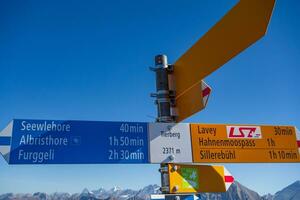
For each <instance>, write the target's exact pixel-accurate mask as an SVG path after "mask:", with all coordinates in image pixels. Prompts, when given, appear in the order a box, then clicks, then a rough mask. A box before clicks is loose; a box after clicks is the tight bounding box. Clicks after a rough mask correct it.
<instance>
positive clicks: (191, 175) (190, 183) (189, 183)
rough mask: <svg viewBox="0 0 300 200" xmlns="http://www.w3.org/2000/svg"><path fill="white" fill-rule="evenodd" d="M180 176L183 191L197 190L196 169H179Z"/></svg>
mask: <svg viewBox="0 0 300 200" xmlns="http://www.w3.org/2000/svg"><path fill="white" fill-rule="evenodd" d="M181 176H182V178H183V179H182V188H183V189H192V188H193V189H195V190H197V189H199V184H198V180H199V175H198V170H197V169H196V168H187V167H182V168H181Z"/></svg>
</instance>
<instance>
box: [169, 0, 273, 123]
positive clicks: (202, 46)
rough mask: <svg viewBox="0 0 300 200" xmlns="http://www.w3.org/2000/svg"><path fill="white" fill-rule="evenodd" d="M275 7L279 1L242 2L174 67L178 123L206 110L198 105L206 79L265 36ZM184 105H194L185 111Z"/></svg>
mask: <svg viewBox="0 0 300 200" xmlns="http://www.w3.org/2000/svg"><path fill="white" fill-rule="evenodd" d="M274 3H275V0H241V1H239V3H237V5H236V6H234V7H233V8H232V9H231V10H230V11H229V12H228V13H227V14H226V15H225V16H224V17H223V18H222V19H221V20H220V21H219V22H218V23H217V24H216V25H214V26H213V27H212V28H211V29H210V30H209V31H208V32H207V33H206V34H205V35H204V36H203V37H202V38H200V39H199V40H198V41H197V42H196V43H195V44H194V45H193V46H192V47H191V48H190V49H189V50H188V51H187V52H186V53H185V54H183V55H182V56H181V57H180V58H179V59H178V60H177V61H176V62H175V63H174V72H173V76H174V81H175V82H174V84H175V88H176V89H175V90H176V101H177V102H179V104H178V105H179V116H178V120H177V122H179V121H181V120H183V119H185V118H187V117H189V116H191V115H192V114H194V113H195V112H198V111H200V110H202V109H203V107H201V106H200V105H197V104H199V100H197V99H198V98H201V97H197V98H195V96H196V94H195V92H198V93H199V90H198V89H197V88H199V86H200V85H201V84H200V83H201V81H202V79H204V78H205V77H206V76H207V75H209V74H210V73H212V72H214V71H215V70H217V69H218V68H219V67H221V66H222V65H224V64H225V63H226V62H228V61H229V60H230V59H232V58H233V57H234V56H236V55H237V54H239V53H240V52H242V51H243V50H245V49H246V48H247V47H249V46H250V45H251V44H253V43H254V42H256V41H257V40H258V39H260V38H261V37H263V36H264V35H265V33H266V30H267V27H268V24H269V21H270V17H271V14H272V11H273V7H274ZM177 102H176V103H177ZM181 102H189V103H191V102H193V103H192V105H188V106H187V107H185V106H181V105H180V104H181ZM200 102H201V101H200ZM193 104H195V105H193ZM185 105H187V103H185ZM191 107H192V108H193V109H192V111H189V109H191ZM195 107H196V108H195ZM185 108H186V110H185Z"/></svg>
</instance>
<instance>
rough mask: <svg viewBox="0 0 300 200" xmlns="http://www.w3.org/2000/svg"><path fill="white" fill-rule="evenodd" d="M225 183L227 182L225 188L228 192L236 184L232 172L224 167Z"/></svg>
mask: <svg viewBox="0 0 300 200" xmlns="http://www.w3.org/2000/svg"><path fill="white" fill-rule="evenodd" d="M224 181H225V187H226V191H227V190H228V188H229V187H230V186H231V184H232V183H233V182H234V177H233V176H232V175H231V174H230V172H229V171H228V170H227V169H226V168H225V167H224Z"/></svg>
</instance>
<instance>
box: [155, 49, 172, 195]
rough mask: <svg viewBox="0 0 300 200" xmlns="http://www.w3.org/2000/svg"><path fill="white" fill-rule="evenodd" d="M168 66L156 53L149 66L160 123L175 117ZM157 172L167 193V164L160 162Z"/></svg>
mask: <svg viewBox="0 0 300 200" xmlns="http://www.w3.org/2000/svg"><path fill="white" fill-rule="evenodd" d="M170 66H171V65H168V59H167V56H166V55H157V56H155V68H151V70H153V71H155V75H156V93H155V94H151V96H152V97H156V101H155V102H156V105H157V118H156V121H157V122H162V123H168V122H175V118H174V117H173V116H172V115H171V107H172V103H171V100H172V99H171V98H174V91H170V89H169V73H171V72H172V70H173V69H172V67H170ZM172 92H173V93H172ZM172 94H173V96H172ZM173 102H174V101H173ZM159 172H160V173H161V191H162V193H168V190H169V183H168V179H169V177H168V165H167V164H166V163H161V164H160V169H159Z"/></svg>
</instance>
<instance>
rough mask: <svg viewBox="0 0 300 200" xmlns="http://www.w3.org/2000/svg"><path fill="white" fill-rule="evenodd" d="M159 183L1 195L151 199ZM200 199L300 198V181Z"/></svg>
mask: <svg viewBox="0 0 300 200" xmlns="http://www.w3.org/2000/svg"><path fill="white" fill-rule="evenodd" d="M159 188H160V187H159V186H158V185H148V186H146V187H144V188H143V189H141V190H131V189H121V188H120V187H113V188H112V189H110V190H105V189H104V188H99V189H97V190H92V191H89V190H88V189H86V188H85V189H83V190H82V192H81V193H75V194H69V193H53V194H46V193H42V192H36V193H34V194H13V193H6V194H2V195H0V200H21V199H25V200H149V199H150V194H159V193H160V190H159ZM198 196H199V200H287V199H288V200H300V181H296V182H295V183H293V184H291V185H289V186H287V187H286V188H284V189H282V190H281V191H279V192H277V193H276V194H274V195H271V194H268V195H264V196H262V197H261V196H259V195H258V193H256V192H255V191H252V190H250V189H248V188H247V187H245V186H243V185H242V184H240V183H238V182H235V183H233V184H232V186H231V187H230V188H229V190H228V191H227V192H226V193H201V194H200V195H198Z"/></svg>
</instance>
